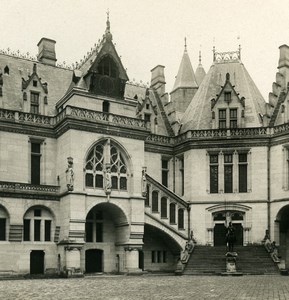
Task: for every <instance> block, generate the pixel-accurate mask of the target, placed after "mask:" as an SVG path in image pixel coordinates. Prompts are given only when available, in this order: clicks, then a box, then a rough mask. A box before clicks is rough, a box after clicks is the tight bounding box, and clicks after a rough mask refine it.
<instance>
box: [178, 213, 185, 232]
mask: <svg viewBox="0 0 289 300" xmlns="http://www.w3.org/2000/svg"><path fill="white" fill-rule="evenodd" d="M178 228H179V229H184V210H183V209H182V208H180V209H179V211H178Z"/></svg>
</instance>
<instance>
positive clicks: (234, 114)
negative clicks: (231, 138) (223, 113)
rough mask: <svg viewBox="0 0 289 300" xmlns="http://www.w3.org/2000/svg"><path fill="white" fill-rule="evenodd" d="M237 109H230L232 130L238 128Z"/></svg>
mask: <svg viewBox="0 0 289 300" xmlns="http://www.w3.org/2000/svg"><path fill="white" fill-rule="evenodd" d="M237 121H238V118H237V108H231V109H230V128H237V127H238V126H237Z"/></svg>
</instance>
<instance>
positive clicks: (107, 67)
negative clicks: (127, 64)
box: [97, 56, 118, 78]
mask: <svg viewBox="0 0 289 300" xmlns="http://www.w3.org/2000/svg"><path fill="white" fill-rule="evenodd" d="M97 71H98V74H100V75H106V76H109V77H112V78H117V75H118V74H117V73H118V72H117V67H116V64H115V62H114V61H113V60H112V59H111V58H110V57H109V56H106V57H104V58H103V59H102V60H101V61H100V63H99V65H98V67H97Z"/></svg>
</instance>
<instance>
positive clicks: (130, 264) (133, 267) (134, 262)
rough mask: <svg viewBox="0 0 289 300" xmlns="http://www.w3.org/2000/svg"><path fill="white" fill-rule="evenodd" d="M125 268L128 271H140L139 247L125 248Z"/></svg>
mask: <svg viewBox="0 0 289 300" xmlns="http://www.w3.org/2000/svg"><path fill="white" fill-rule="evenodd" d="M125 269H126V270H127V272H128V273H139V272H142V270H141V269H140V268H139V249H138V248H136V247H129V246H128V247H126V248H125Z"/></svg>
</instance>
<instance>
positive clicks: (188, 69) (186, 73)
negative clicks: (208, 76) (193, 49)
mask: <svg viewBox="0 0 289 300" xmlns="http://www.w3.org/2000/svg"><path fill="white" fill-rule="evenodd" d="M197 87H198V84H197V81H196V77H195V73H194V70H193V67H192V64H191V60H190V57H189V55H188V52H187V46H186V45H185V50H184V54H183V57H182V61H181V64H180V67H179V71H178V75H177V77H176V81H175V84H174V87H173V90H172V92H174V91H175V90H176V89H178V88H197Z"/></svg>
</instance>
